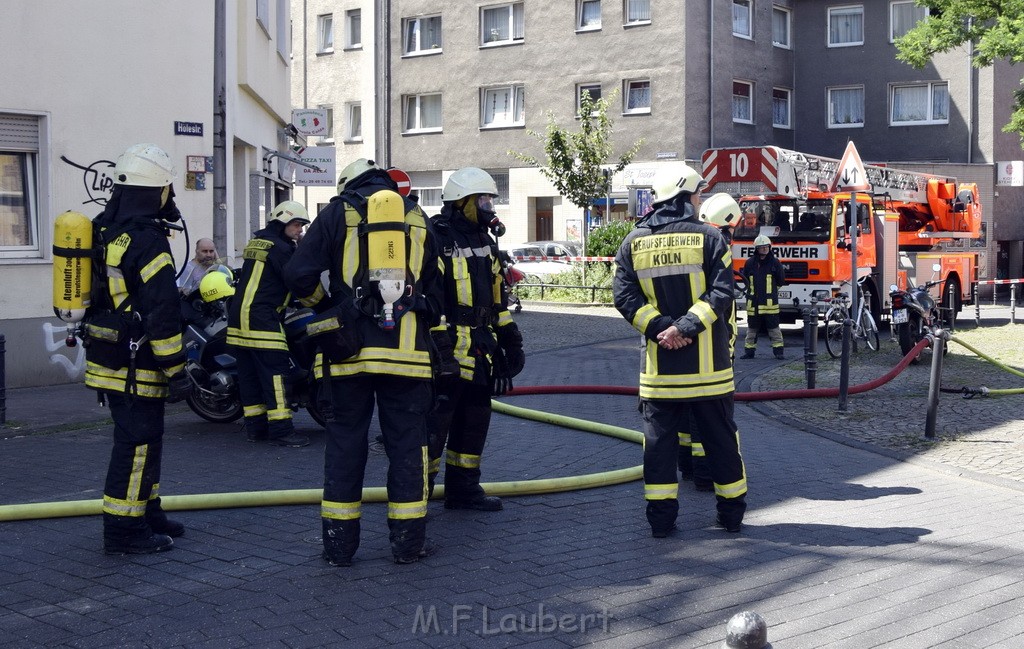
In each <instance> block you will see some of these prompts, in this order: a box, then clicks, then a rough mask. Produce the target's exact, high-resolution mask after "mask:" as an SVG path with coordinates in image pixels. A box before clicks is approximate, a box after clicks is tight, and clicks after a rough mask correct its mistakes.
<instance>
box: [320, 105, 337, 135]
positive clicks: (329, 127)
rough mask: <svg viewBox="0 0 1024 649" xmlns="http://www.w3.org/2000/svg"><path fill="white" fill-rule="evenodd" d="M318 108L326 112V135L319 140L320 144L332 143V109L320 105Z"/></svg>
mask: <svg viewBox="0 0 1024 649" xmlns="http://www.w3.org/2000/svg"><path fill="white" fill-rule="evenodd" d="M318 108H323V109H325V110H326V111H327V133H326V134H324V135H323V136H322V137H321V138H320V141H321V142H333V141H334V109H333V108H331V107H330V106H324V105H323V104H320V105H319V106H318Z"/></svg>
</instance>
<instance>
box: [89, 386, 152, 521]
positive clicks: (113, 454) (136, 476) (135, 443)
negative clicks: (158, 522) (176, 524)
mask: <svg viewBox="0 0 1024 649" xmlns="http://www.w3.org/2000/svg"><path fill="white" fill-rule="evenodd" d="M106 397H107V403H108V404H109V406H110V415H111V417H112V418H113V420H114V446H113V448H112V449H111V451H110V464H109V465H108V466H107V479H106V482H105V484H104V486H103V495H104V513H103V536H104V538H107V539H110V540H124V539H127V538H148V537H149V536H150V535H151V534H152V530H150V528H149V523H148V522H147V521H148V520H149V519H150V517H163V513H162V512H161V511H160V503H159V500H153V501H150V497H151V496H152V495H153V486H154V485H156V484H158V483H159V482H160V456H161V454H162V452H163V437H164V402H163V400H162V399H141V398H138V397H135V398H132V399H129V398H128V397H126V396H125V395H124V394H119V393H110V392H107V393H106ZM108 500H110V501H111V503H112V504H111V505H110V508H120V507H122V506H123V507H125V508H126V513H127V508H131V504H132V503H146V506H145V509H146V511H145V513H144V514H142V515H136V514H138V513H139V512H137V511H131V512H130V513H131V515H115V514H112V513H110V512H108V511H106V510H107V509H108V506H107V501H108ZM113 501H116V503H114V502H113ZM121 503H125V504H124V505H121ZM150 510H152V511H150Z"/></svg>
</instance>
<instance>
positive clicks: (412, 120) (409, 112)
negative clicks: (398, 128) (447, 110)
mask: <svg viewBox="0 0 1024 649" xmlns="http://www.w3.org/2000/svg"><path fill="white" fill-rule="evenodd" d="M402 105H403V111H404V112H405V114H404V115H403V120H402V124H403V126H404V127H403V129H402V130H403V132H415V131H440V130H441V93H435V94H429V95H406V96H405V98H404V101H403V102H402Z"/></svg>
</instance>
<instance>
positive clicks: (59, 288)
mask: <svg viewBox="0 0 1024 649" xmlns="http://www.w3.org/2000/svg"><path fill="white" fill-rule="evenodd" d="M91 292H92V221H91V220H90V219H89V217H87V216H86V215H84V214H82V213H80V212H70V211H69V212H64V213H63V214H61V215H59V216H58V217H57V218H56V219H55V220H54V222H53V312H54V314H56V316H57V317H58V318H60V319H61V320H63V321H64V322H66V323H68V337H67V340H66V341H65V342H66V343H67V345H68V347H74V346H75V344H76V343H75V329H76V327H77V326H78V323H79V322H81V320H82V318H84V317H85V311H86V309H88V308H89V303H90V297H91Z"/></svg>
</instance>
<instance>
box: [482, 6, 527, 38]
mask: <svg viewBox="0 0 1024 649" xmlns="http://www.w3.org/2000/svg"><path fill="white" fill-rule="evenodd" d="M522 40H523V3H522V2H513V3H511V4H505V5H494V6H492V7H483V8H482V9H480V43H481V44H483V45H494V44H508V43H514V42H516V41H522Z"/></svg>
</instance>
